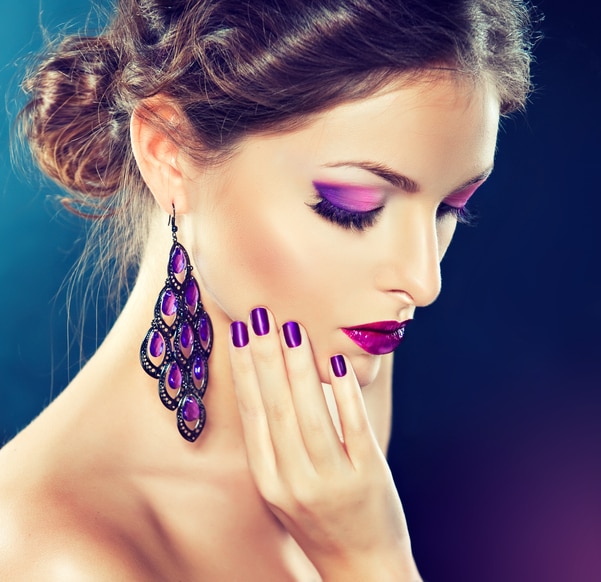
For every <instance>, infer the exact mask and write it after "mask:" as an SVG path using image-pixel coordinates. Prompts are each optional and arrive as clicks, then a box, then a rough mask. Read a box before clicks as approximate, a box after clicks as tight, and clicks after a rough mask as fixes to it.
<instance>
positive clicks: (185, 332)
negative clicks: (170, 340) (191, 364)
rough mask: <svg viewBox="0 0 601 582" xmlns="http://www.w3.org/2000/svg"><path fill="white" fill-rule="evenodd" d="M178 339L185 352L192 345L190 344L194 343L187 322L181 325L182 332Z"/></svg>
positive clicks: (192, 334)
mask: <svg viewBox="0 0 601 582" xmlns="http://www.w3.org/2000/svg"><path fill="white" fill-rule="evenodd" d="M179 337H180V340H179V341H180V343H181V346H182V349H184V350H186V349H188V348H189V347H190V346H191V345H192V342H193V341H194V333H193V332H192V328H191V327H190V325H189V324H188V323H187V322H184V323H183V324H182V330H181V333H180V336H179Z"/></svg>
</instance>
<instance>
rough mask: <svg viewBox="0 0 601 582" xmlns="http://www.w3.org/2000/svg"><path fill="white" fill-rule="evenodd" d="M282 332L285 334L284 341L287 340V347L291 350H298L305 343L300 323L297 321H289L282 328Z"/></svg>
mask: <svg viewBox="0 0 601 582" xmlns="http://www.w3.org/2000/svg"><path fill="white" fill-rule="evenodd" d="M282 331H283V332H284V339H285V340H286V345H287V346H288V347H289V348H298V346H300V345H301V342H302V341H303V339H302V337H301V331H300V327H299V325H298V323H296V321H288V322H286V323H285V324H284V325H283V326H282Z"/></svg>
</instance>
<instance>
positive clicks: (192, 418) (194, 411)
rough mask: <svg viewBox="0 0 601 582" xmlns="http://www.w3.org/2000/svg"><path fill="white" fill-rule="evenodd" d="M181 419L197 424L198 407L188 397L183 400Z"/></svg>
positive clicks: (194, 401)
mask: <svg viewBox="0 0 601 582" xmlns="http://www.w3.org/2000/svg"><path fill="white" fill-rule="evenodd" d="M182 417H183V419H184V420H185V421H186V422H197V421H198V419H199V418H200V406H199V405H198V402H197V401H196V399H195V398H193V397H192V396H190V395H188V396H186V398H185V399H184V403H183V405H182Z"/></svg>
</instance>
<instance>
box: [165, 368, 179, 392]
mask: <svg viewBox="0 0 601 582" xmlns="http://www.w3.org/2000/svg"><path fill="white" fill-rule="evenodd" d="M167 383H168V384H169V388H172V389H173V390H179V389H180V388H181V387H182V371H181V370H180V369H179V366H178V365H177V363H176V362H172V363H171V364H170V365H169V371H168V372H167Z"/></svg>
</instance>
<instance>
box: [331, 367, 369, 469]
mask: <svg viewBox="0 0 601 582" xmlns="http://www.w3.org/2000/svg"><path fill="white" fill-rule="evenodd" d="M330 381H331V383H332V390H333V392H334V398H335V400H336V407H337V409H338V415H339V417H340V425H341V427H342V437H343V440H344V444H345V447H346V452H347V455H348V457H349V458H350V460H351V462H352V463H353V465H355V467H357V468H359V466H361V465H363V464H364V463H365V462H366V460H368V459H373V458H374V450H376V451H379V452H380V454H381V451H380V448H379V447H378V445H377V442H376V438H375V435H374V433H373V430H372V428H371V425H370V424H369V419H368V416H367V410H366V408H365V402H364V401H363V395H362V394H361V388H360V386H359V382H358V381H357V377H356V376H355V372H354V371H353V369H352V366H351V365H350V362H349V361H348V360H347V359H346V358H345V357H344V356H342V355H336V356H333V357H332V358H331V360H330Z"/></svg>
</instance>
